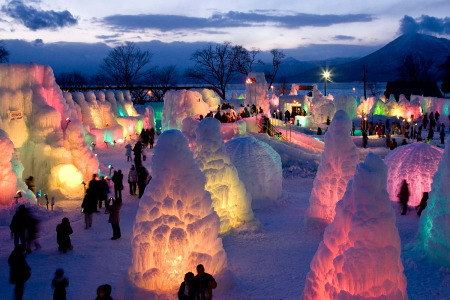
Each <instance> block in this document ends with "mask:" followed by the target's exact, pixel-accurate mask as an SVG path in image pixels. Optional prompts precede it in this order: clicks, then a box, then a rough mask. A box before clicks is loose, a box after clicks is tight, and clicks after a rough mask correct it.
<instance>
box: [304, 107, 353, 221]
mask: <svg viewBox="0 0 450 300" xmlns="http://www.w3.org/2000/svg"><path fill="white" fill-rule="evenodd" d="M351 128H352V122H351V120H350V119H349V118H348V116H347V114H346V113H345V112H344V111H343V110H339V111H338V112H336V114H335V115H334V118H333V120H332V121H331V124H330V128H329V130H328V132H327V133H326V135H325V138H324V140H325V149H324V151H323V153H322V158H321V160H320V165H319V169H318V170H317V174H316V178H315V179H314V184H313V189H312V191H311V197H310V198H309V208H308V210H307V212H306V218H305V220H306V221H307V222H309V221H312V220H323V221H324V222H326V223H331V221H333V218H334V215H335V213H336V212H335V206H336V203H337V202H338V201H339V200H340V199H341V197H342V196H343V195H344V192H345V188H346V187H347V183H348V181H349V180H350V179H351V178H352V177H353V175H354V173H355V167H356V164H357V163H358V161H359V153H358V149H357V148H356V146H355V144H354V143H353V140H352V138H351V136H350V130H351Z"/></svg>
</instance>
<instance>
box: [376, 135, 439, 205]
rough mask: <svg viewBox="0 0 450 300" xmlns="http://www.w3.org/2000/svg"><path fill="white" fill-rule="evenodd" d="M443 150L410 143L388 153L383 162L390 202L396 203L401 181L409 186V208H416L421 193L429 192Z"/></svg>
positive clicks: (423, 144)
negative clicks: (385, 166) (386, 168)
mask: <svg viewBox="0 0 450 300" xmlns="http://www.w3.org/2000/svg"><path fill="white" fill-rule="evenodd" d="M443 152H444V150H442V149H440V148H437V147H434V146H431V145H428V144H425V143H412V144H408V145H404V146H401V147H397V148H396V149H395V150H393V151H391V152H389V154H388V155H387V156H386V157H385V159H384V162H385V163H386V165H387V166H388V170H389V172H388V180H387V191H388V193H389V197H390V199H391V200H392V201H398V197H397V194H398V192H399V191H400V187H401V184H402V181H403V179H406V181H407V182H408V184H409V191H410V193H411V194H410V196H409V202H408V205H410V206H417V205H419V203H420V199H422V195H423V192H429V191H431V183H432V182H433V175H434V173H436V171H437V168H438V164H439V160H440V159H441V157H442V153H443Z"/></svg>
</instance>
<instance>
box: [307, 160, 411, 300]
mask: <svg viewBox="0 0 450 300" xmlns="http://www.w3.org/2000/svg"><path fill="white" fill-rule="evenodd" d="M386 173H387V168H386V166H385V165H384V163H383V161H382V160H381V158H379V157H378V156H377V155H376V154H373V153H369V154H368V155H367V157H366V159H365V160H364V162H362V163H360V164H359V165H358V166H357V170H356V172H355V178H354V179H353V180H351V181H350V182H349V184H348V187H347V190H346V192H345V194H344V197H343V198H342V200H341V201H339V202H338V203H337V205H336V217H335V218H334V220H333V222H332V223H331V224H330V225H328V227H327V228H326V229H325V233H324V237H323V241H322V242H321V243H320V244H319V248H318V249H317V252H316V254H315V255H314V257H313V259H312V261H311V271H310V272H309V274H308V275H307V277H306V283H305V289H304V291H303V296H302V299H303V300H309V299H311V300H317V299H321V300H337V299H342V300H344V299H346V300H347V299H359V300H364V299H366V300H368V299H371V300H373V299H383V300H400V299H408V296H407V293H406V277H405V275H404V274H403V265H402V261H401V259H400V254H401V245H400V237H399V234H398V230H397V227H396V225H395V214H394V211H393V209H392V206H391V202H390V201H389V196H388V194H387V191H386Z"/></svg>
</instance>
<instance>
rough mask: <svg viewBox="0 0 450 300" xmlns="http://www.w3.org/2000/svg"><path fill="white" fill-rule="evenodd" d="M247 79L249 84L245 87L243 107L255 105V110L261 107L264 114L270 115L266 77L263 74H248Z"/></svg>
mask: <svg viewBox="0 0 450 300" xmlns="http://www.w3.org/2000/svg"><path fill="white" fill-rule="evenodd" d="M247 78H249V79H251V83H246V85H245V101H244V105H245V106H247V104H250V107H251V106H252V104H255V105H256V108H257V109H259V107H261V108H262V109H263V112H264V113H266V114H270V112H269V96H268V95H267V90H268V87H267V81H266V76H265V75H264V73H257V72H250V73H249V74H248V75H247Z"/></svg>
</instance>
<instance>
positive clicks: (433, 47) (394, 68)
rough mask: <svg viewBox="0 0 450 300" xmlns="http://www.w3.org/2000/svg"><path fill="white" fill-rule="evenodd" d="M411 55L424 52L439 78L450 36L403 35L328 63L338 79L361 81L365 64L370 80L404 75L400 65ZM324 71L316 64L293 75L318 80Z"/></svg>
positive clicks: (434, 76) (295, 78)
mask: <svg viewBox="0 0 450 300" xmlns="http://www.w3.org/2000/svg"><path fill="white" fill-rule="evenodd" d="M408 55H412V56H419V55H420V56H422V57H423V58H425V59H426V60H429V61H430V62H431V67H430V68H429V74H430V75H431V78H430V79H431V80H435V81H438V80H440V79H441V78H442V71H441V70H440V65H441V64H443V63H444V62H445V60H446V58H447V56H448V55H450V40H448V39H445V38H437V37H434V36H430V35H425V34H418V33H414V34H407V35H402V36H400V37H398V38H397V39H395V40H394V41H392V42H390V43H389V44H387V45H386V46H384V47H382V48H381V49H379V50H377V51H375V52H373V53H372V54H369V55H367V56H364V57H362V58H360V59H357V60H354V61H351V62H347V63H343V64H335V65H333V64H330V63H329V64H328V67H329V69H331V72H332V80H333V81H334V82H352V81H361V80H362V78H363V67H364V66H365V67H366V70H367V73H366V75H367V80H368V81H380V82H386V81H394V80H399V79H400V75H399V71H398V69H399V67H400V66H401V65H402V64H403V61H404V59H405V57H406V56H408ZM322 68H323V67H322ZM318 74H319V77H318V76H317V75H318ZM320 74H321V71H320V68H318V67H316V68H312V69H310V70H307V71H304V72H299V73H298V74H297V75H295V76H293V77H292V79H293V81H294V82H317V81H319V80H320V79H321V78H320Z"/></svg>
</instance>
